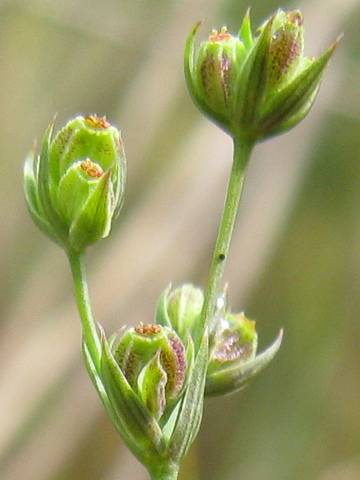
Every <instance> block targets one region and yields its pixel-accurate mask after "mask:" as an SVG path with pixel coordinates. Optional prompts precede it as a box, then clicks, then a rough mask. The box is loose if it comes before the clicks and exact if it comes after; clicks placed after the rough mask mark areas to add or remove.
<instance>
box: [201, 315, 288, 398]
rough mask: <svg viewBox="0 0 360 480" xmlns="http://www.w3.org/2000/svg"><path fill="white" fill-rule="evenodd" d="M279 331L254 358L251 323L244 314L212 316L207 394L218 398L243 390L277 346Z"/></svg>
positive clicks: (255, 345) (254, 337) (254, 345)
mask: <svg viewBox="0 0 360 480" xmlns="http://www.w3.org/2000/svg"><path fill="white" fill-rule="evenodd" d="M281 339H282V331H281V332H280V334H279V336H278V338H277V339H276V340H275V342H274V343H273V344H272V345H270V347H268V349H267V350H265V351H264V352H262V353H261V354H259V355H257V354H256V351H257V340H258V337H257V332H256V330H255V322H254V321H253V320H249V319H248V318H246V317H245V315H244V313H240V314H233V313H230V312H225V313H222V314H221V315H217V316H215V317H214V319H213V321H212V331H211V336H210V355H209V365H208V371H207V377H206V390H205V393H206V394H207V395H221V394H225V393H231V392H234V391H237V390H239V389H241V388H243V387H244V386H245V385H246V383H247V382H248V381H249V380H250V378H252V377H253V376H255V375H256V374H257V373H259V372H260V371H261V370H262V369H263V368H265V367H266V366H267V365H268V364H269V363H270V361H271V360H272V358H273V357H274V356H275V354H276V353H277V351H278V349H279V348H280V345H281Z"/></svg>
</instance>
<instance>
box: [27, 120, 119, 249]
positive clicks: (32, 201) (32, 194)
mask: <svg viewBox="0 0 360 480" xmlns="http://www.w3.org/2000/svg"><path fill="white" fill-rule="evenodd" d="M52 129H53V125H50V126H49V128H48V129H47V131H46V132H45V135H44V138H43V142H42V147H41V152H40V155H39V156H35V154H34V152H33V153H32V154H31V155H29V157H28V158H27V160H26V162H25V169H24V187H25V197H26V200H27V204H28V207H29V210H30V213H31V215H32V217H33V219H34V221H35V223H36V224H37V225H38V226H39V227H40V228H41V229H42V230H43V231H44V232H45V233H46V234H48V235H49V236H50V237H51V238H52V239H53V240H55V241H56V242H57V243H59V244H60V245H61V246H62V247H63V248H65V249H72V250H75V251H82V250H83V249H84V248H85V247H86V246H88V245H90V244H92V243H95V242H96V241H97V240H99V239H101V238H104V237H106V236H107V235H108V234H109V232H110V228H111V223H112V220H113V218H115V216H116V215H117V213H118V212H119V209H120V207H121V204H122V199H123V193H124V184H125V175H126V167H125V154H124V149H123V144H122V140H121V137H120V133H119V131H118V130H117V129H116V128H115V127H112V126H111V125H110V124H109V123H108V122H107V120H106V119H105V117H97V116H96V115H90V116H87V117H76V118H75V119H73V120H71V121H70V122H68V123H67V124H66V125H65V127H64V128H62V129H61V130H60V131H59V132H58V133H57V134H56V135H55V137H54V138H52Z"/></svg>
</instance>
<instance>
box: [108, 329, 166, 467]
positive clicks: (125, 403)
mask: <svg viewBox="0 0 360 480" xmlns="http://www.w3.org/2000/svg"><path fill="white" fill-rule="evenodd" d="M101 343H102V357H101V377H102V381H103V385H104V387H105V390H106V393H107V395H108V397H109V399H110V402H111V404H112V407H113V409H114V411H115V412H116V416H117V425H118V428H119V430H120V431H121V432H124V435H123V436H124V440H125V441H127V445H128V446H129V448H130V449H131V450H132V451H133V453H134V454H135V455H136V456H137V457H138V458H139V460H140V461H142V462H143V463H145V464H148V463H149V461H150V460H151V459H152V461H153V459H154V458H156V457H159V455H160V454H161V453H163V452H164V450H165V442H164V438H163V435H162V432H161V429H160V427H159V425H158V423H157V421H156V420H155V419H154V417H153V416H152V415H151V414H150V412H149V411H148V409H147V408H146V407H145V406H144V405H143V404H142V402H141V401H140V399H139V397H138V396H137V395H136V394H135V392H134V391H133V389H132V388H131V387H130V385H129V384H128V382H127V380H126V378H125V376H124V374H123V373H122V371H121V369H120V368H119V366H118V365H117V363H116V361H115V359H114V357H113V355H112V353H111V352H110V349H109V345H108V343H107V341H106V339H105V335H104V333H103V332H102V333H101ZM129 438H130V439H131V441H129V440H127V439H129Z"/></svg>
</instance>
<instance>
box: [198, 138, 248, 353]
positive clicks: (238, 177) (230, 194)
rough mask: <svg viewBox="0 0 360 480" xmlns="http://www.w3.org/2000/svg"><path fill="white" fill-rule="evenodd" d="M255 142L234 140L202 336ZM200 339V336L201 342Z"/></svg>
mask: <svg viewBox="0 0 360 480" xmlns="http://www.w3.org/2000/svg"><path fill="white" fill-rule="evenodd" d="M252 148H253V143H251V142H246V141H242V142H240V141H238V140H235V139H234V157H233V164H232V169H231V174H230V179H229V184H228V188H227V192H226V198H225V204H224V208H223V212H222V216H221V220H220V225H219V229H218V236H217V239H216V243H215V248H214V253H213V257H212V261H211V265H210V271H209V276H208V283H207V287H206V290H205V299H204V305H203V309H202V313H201V320H200V325H199V327H200V328H199V332H200V334H201V335H202V333H203V331H204V328H205V327H206V325H207V323H208V321H209V319H210V317H211V316H212V315H213V313H214V311H215V305H216V299H217V295H218V293H219V284H220V281H221V279H222V276H223V273H224V269H225V264H226V260H227V257H228V254H229V248H230V242H231V237H232V234H233V230H234V225H235V220H236V215H237V212H238V208H239V202H240V197H241V192H242V188H243V183H244V176H245V169H246V166H247V163H248V160H249V158H250V154H251V151H252ZM199 341H200V338H198V339H197V342H198V343H197V344H198V345H199Z"/></svg>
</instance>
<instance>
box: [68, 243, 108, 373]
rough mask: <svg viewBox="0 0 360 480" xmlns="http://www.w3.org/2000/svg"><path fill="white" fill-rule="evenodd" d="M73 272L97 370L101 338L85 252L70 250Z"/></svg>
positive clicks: (79, 304)
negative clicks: (91, 293) (91, 300)
mask: <svg viewBox="0 0 360 480" xmlns="http://www.w3.org/2000/svg"><path fill="white" fill-rule="evenodd" d="M68 257H69V262H70V266H71V272H72V276H73V280H74V288H75V298H76V302H77V306H78V309H79V313H80V318H81V324H82V331H83V336H84V340H85V343H86V345H87V348H88V350H89V353H90V356H91V358H92V360H93V363H94V366H95V368H96V369H97V370H99V368H100V351H101V347H100V339H99V335H98V333H97V330H96V325H95V321H94V317H93V314H92V311H91V304H90V297H89V290H88V286H87V280H86V272H85V263H84V254H79V253H76V252H72V251H70V252H68Z"/></svg>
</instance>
